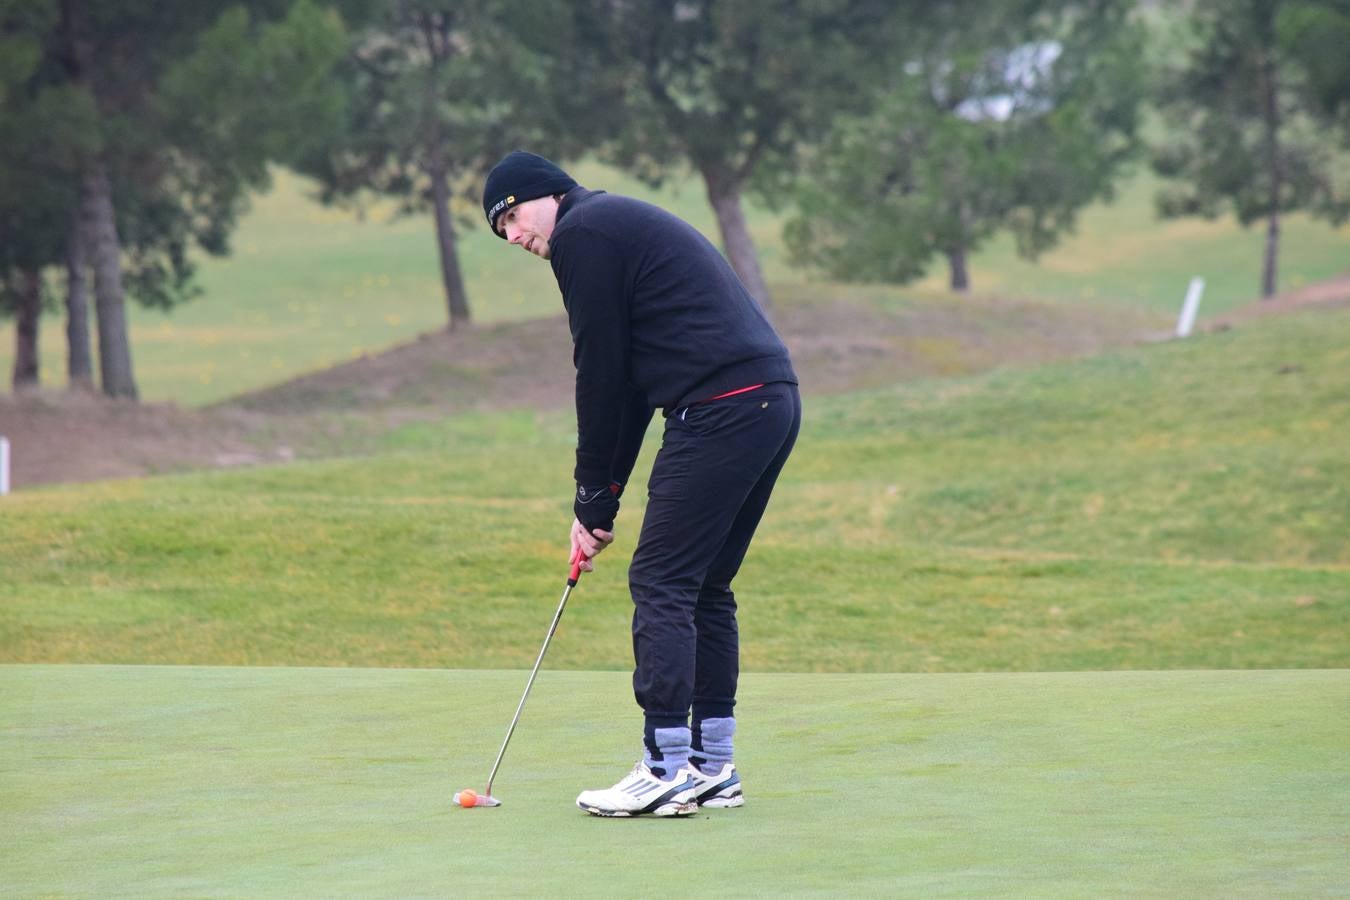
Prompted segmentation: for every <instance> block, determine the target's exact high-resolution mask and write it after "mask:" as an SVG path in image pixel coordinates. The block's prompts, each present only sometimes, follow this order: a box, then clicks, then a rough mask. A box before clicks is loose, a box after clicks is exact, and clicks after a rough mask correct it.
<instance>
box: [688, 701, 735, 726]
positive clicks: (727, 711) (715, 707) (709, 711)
mask: <svg viewBox="0 0 1350 900" xmlns="http://www.w3.org/2000/svg"><path fill="white" fill-rule="evenodd" d="M735 705H736V701H735V700H732V701H731V702H730V703H713V702H711V701H709V702H704V701H701V700H695V701H694V721H695V722H702V721H703V720H704V719H727V718H730V717H731V716H733V715H735V713H733V712H732V711H731V710H732V708H733V707H735Z"/></svg>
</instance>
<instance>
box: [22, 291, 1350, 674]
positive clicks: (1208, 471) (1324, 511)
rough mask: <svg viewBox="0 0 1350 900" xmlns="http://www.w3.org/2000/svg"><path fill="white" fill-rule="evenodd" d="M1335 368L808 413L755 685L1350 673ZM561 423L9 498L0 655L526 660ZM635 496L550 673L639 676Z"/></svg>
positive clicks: (1006, 390) (1039, 372)
mask: <svg viewBox="0 0 1350 900" xmlns="http://www.w3.org/2000/svg"><path fill="white" fill-rule="evenodd" d="M1348 348H1350V312H1347V311H1339V312H1333V311H1326V312H1307V313H1303V314H1300V315H1293V316H1288V317H1284V318H1281V319H1278V320H1276V319H1268V320H1264V321H1262V322H1259V323H1254V324H1252V325H1249V326H1246V327H1243V328H1239V329H1235V330H1232V331H1228V332H1224V333H1220V334H1214V335H1205V336H1201V337H1198V338H1195V339H1192V340H1189V341H1186V342H1174V343H1168V344H1161V345H1153V346H1146V347H1140V348H1136V349H1133V350H1130V351H1125V352H1120V353H1115V354H1111V355H1107V356H1102V357H1098V358H1094V359H1089V360H1083V361H1078V362H1074V363H1065V364H1059V365H1053V366H1045V367H1042V368H1037V369H1023V370H1004V371H996V372H993V373H990V374H987V375H983V376H979V377H971V378H964V379H949V380H939V381H927V382H919V383H914V384H910V385H906V386H900V387H896V388H891V389H886V390H880V391H873V392H868V393H861V394H853V395H847V396H840V397H831V398H821V397H816V398H808V401H807V411H806V425H805V428H804V430H803V435H802V438H801V441H800V444H799V447H798V450H797V451H796V453H795V454H794V457H793V460H792V462H791V464H790V465H789V467H788V469H787V470H786V472H785V474H784V477H783V479H782V481H781V482H780V486H779V489H778V491H777V493H776V494H775V500H774V505H773V506H772V507H771V509H770V512H769V515H768V517H767V519H766V521H765V523H764V525H763V526H762V529H761V533H760V536H759V537H758V539H757V541H756V544H755V547H754V550H753V552H752V553H751V554H750V556H749V558H748V560H747V562H746V565H745V567H744V569H743V571H742V574H741V577H740V578H739V580H738V582H737V587H738V593H739V596H740V599H741V607H742V615H741V624H742V631H743V638H744V650H743V653H744V660H745V665H746V668H747V669H748V670H753V671H763V672H772V671H776V672H794V671H797V672H799V671H821V672H868V671H871V672H895V671H937V672H941V671H947V672H950V671H971V670H987V671H1038V670H1066V669H1072V670H1095V669H1172V668H1233V667H1241V668H1254V667H1256V668H1317V667H1341V666H1346V665H1348V664H1350V542H1347V541H1346V538H1345V536H1346V535H1347V534H1350V462H1348V461H1350V432H1347V429H1346V428H1345V427H1344V424H1345V423H1346V422H1347V421H1350V392H1348V391H1347V373H1348V372H1350V349H1348ZM658 423H659V420H658ZM572 428H573V424H572V420H571V417H570V416H569V415H567V414H564V413H556V414H549V413H511V414H506V413H503V414H480V415H474V416H466V417H457V418H453V419H449V420H446V421H445V422H443V423H436V424H423V425H417V426H411V427H408V428H405V429H403V430H402V431H399V432H396V433H394V434H393V435H392V436H390V437H389V438H388V439H387V447H386V449H385V450H383V451H381V452H379V453H375V454H373V455H371V456H368V457H361V458H351V459H337V460H329V461H325V462H312V463H297V464H293V465H287V466H278V467H272V468H259V469H253V470H239V471H232V472H225V473H213V474H195V475H183V476H175V477H166V478H155V479H146V480H136V481H124V482H111V483H104V484H97V485H88V486H70V487H61V488H51V489H39V490H33V491H26V492H22V493H20V494H16V495H14V496H11V497H9V498H6V501H5V505H4V510H3V516H0V570H3V571H4V573H5V579H4V583H3V585H0V659H3V660H6V661H11V662H49V663H58V662H84V663H151V662H153V663H183V664H266V665H356V666H415V667H463V668H476V667H522V666H526V665H528V664H529V663H530V662H531V661H532V659H533V656H534V653H535V652H536V651H537V648H538V644H539V641H540V640H541V639H542V631H543V629H544V627H545V625H546V623H547V622H548V618H549V615H550V614H551V611H552V609H553V606H554V604H555V603H556V601H557V597H558V594H559V592H560V591H561V588H562V582H563V575H564V571H565V562H564V557H565V549H564V548H565V543H564V541H565V537H564V536H565V530H566V526H567V523H568V522H569V521H570V510H569V502H568V498H569V497H570V494H571V485H570V482H569V480H568V476H569V474H570V471H571V465H572V464H571V458H572V447H573V431H572ZM657 441H658V435H657V434H652V435H650V436H649V440H648V445H647V447H646V449H645V452H644V454H643V457H642V459H641V461H640V463H639V470H638V476H639V477H638V478H637V479H635V482H639V483H640V480H641V477H642V475H643V472H644V470H645V468H646V467H647V466H649V465H650V459H651V456H652V454H653V453H654V452H655V445H656V443H657ZM629 497H630V499H629V500H628V501H627V502H626V509H625V511H624V512H623V513H622V514H621V516H620V520H619V531H620V538H619V540H618V542H617V543H616V545H615V547H614V548H612V549H611V550H610V551H608V552H607V553H606V555H605V556H603V557H602V558H601V559H600V560H599V563H600V565H599V570H598V571H597V572H596V573H594V574H593V575H588V576H586V577H585V579H584V580H583V583H582V585H581V587H580V589H579V590H578V592H577V594H576V597H575V600H574V602H573V604H572V605H571V607H570V608H569V611H568V628H569V635H570V638H569V639H568V640H565V641H560V642H559V643H558V645H557V646H556V647H555V649H554V650H553V651H552V655H551V657H550V665H552V666H556V667H562V668H572V669H623V668H626V667H627V666H628V665H629V661H630V658H631V657H630V653H631V649H630V645H629V639H628V628H627V623H628V619H629V616H630V614H631V606H630V601H629V598H628V594H627V587H626V583H625V578H624V573H625V569H626V565H625V563H626V560H627V557H628V555H629V554H630V553H631V552H632V547H633V540H634V536H635V532H636V529H637V523H638V521H639V519H640V515H641V507H642V491H641V489H640V487H637V488H635V489H633V490H632V492H631V493H630V495H629Z"/></svg>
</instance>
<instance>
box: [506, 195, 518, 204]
mask: <svg viewBox="0 0 1350 900" xmlns="http://www.w3.org/2000/svg"><path fill="white" fill-rule="evenodd" d="M506 202H507V203H515V202H516V195H515V194H512V195H511V196H510V197H507V198H506Z"/></svg>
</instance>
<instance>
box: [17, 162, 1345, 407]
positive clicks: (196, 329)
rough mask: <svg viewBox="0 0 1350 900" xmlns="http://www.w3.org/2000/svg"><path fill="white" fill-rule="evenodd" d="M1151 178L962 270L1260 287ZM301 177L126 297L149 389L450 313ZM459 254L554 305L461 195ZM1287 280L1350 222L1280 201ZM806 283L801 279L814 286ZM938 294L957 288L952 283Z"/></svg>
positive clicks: (1012, 291) (537, 275) (1168, 289)
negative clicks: (227, 251)
mask: <svg viewBox="0 0 1350 900" xmlns="http://www.w3.org/2000/svg"><path fill="white" fill-rule="evenodd" d="M575 170H576V175H577V177H578V178H579V179H580V180H581V182H582V183H584V184H587V185H588V186H593V187H599V188H604V189H608V190H611V191H615V192H618V193H624V194H630V195H634V196H640V197H643V198H645V199H649V200H652V201H654V202H657V203H659V204H661V205H662V206H665V207H666V208H668V209H671V210H672V211H674V212H676V213H677V214H679V215H680V216H682V217H684V218H685V219H687V220H688V221H690V222H692V223H693V224H694V225H695V226H696V227H698V228H700V229H701V230H702V231H703V232H704V233H705V234H707V235H709V237H711V238H713V240H714V241H717V240H719V237H718V234H717V229H716V225H715V222H714V220H713V216H712V213H711V211H710V208H709V206H708V203H707V200H706V197H705V193H704V189H703V186H702V182H701V181H700V180H699V179H698V178H696V177H694V176H688V177H684V178H675V179H672V180H671V181H670V182H668V184H667V185H666V187H664V188H663V189H662V190H659V191H653V190H650V189H648V188H646V187H644V186H643V185H641V184H640V183H638V182H636V181H635V180H633V179H631V178H628V177H626V176H623V175H622V174H620V173H618V172H615V171H614V170H612V169H608V168H605V167H602V166H599V165H596V164H593V163H583V164H581V165H578V166H576V167H575ZM1156 188H1157V182H1156V181H1155V180H1154V179H1152V178H1151V177H1150V176H1148V175H1139V176H1137V177H1135V178H1132V179H1130V180H1129V181H1127V182H1125V183H1124V184H1123V186H1122V190H1121V192H1120V195H1119V197H1118V198H1117V200H1116V201H1115V202H1113V203H1112V204H1109V205H1108V204H1099V205H1097V206H1094V207H1091V208H1090V209H1088V210H1086V211H1085V212H1084V214H1083V216H1082V220H1081V222H1080V224H1079V227H1078V229H1077V232H1076V233H1075V234H1073V235H1070V236H1068V237H1067V238H1066V239H1065V241H1064V242H1063V243H1062V244H1061V246H1060V247H1058V248H1056V249H1055V250H1053V251H1052V252H1050V253H1047V254H1045V255H1044V256H1043V257H1042V258H1041V259H1040V261H1039V262H1038V263H1036V264H1032V263H1028V262H1026V261H1024V260H1021V259H1019V258H1017V256H1016V254H1015V253H1014V252H1013V246H1012V242H1011V241H1010V240H1006V239H1002V238H1000V239H997V240H995V241H993V242H991V243H990V244H989V245H988V246H987V247H985V248H983V249H982V250H980V251H979V252H977V253H975V254H974V255H973V257H972V260H971V273H972V278H973V282H974V287H975V290H977V291H979V292H981V293H984V294H993V295H1002V296H1014V297H1034V298H1037V299H1047V300H1049V299H1053V300H1062V301H1065V302H1070V303H1074V304H1077V305H1085V306H1098V307H1106V308H1120V307H1130V308H1138V309H1145V310H1148V311H1150V312H1156V313H1168V314H1169V315H1170V314H1174V313H1175V311H1176V310H1177V309H1179V307H1180V304H1181V299H1182V297H1183V295H1184V293H1185V289H1186V285H1187V283H1188V282H1189V280H1190V278H1191V277H1192V276H1193V275H1200V276H1203V277H1205V278H1206V279H1207V282H1208V287H1207V289H1206V293H1205V299H1204V302H1203V304H1202V307H1201V318H1202V319H1203V318H1205V317H1206V316H1210V315H1213V314H1216V313H1219V312H1224V311H1227V310H1230V309H1232V308H1234V307H1236V306H1240V305H1242V304H1244V303H1246V302H1248V301H1250V300H1252V299H1253V298H1254V297H1255V296H1256V295H1257V293H1258V284H1259V281H1258V278H1259V266H1260V257H1261V251H1262V240H1263V237H1262V234H1261V233H1260V231H1259V229H1249V230H1243V229H1241V228H1239V227H1238V226H1237V225H1236V223H1235V222H1234V221H1233V220H1232V219H1229V218H1224V219H1219V220H1216V221H1214V222H1206V221H1202V220H1181V221H1174V222H1159V221H1158V220H1156V219H1155V218H1154V215H1153V200H1152V198H1153V194H1154V192H1155V190H1156ZM312 194H313V187H312V186H311V185H309V184H307V183H306V182H305V181H304V180H303V179H301V178H298V177H296V176H294V175H291V174H289V173H286V172H284V171H279V172H277V173H276V178H275V184H274V187H273V189H272V190H271V191H270V192H268V193H266V194H264V195H261V196H257V197H255V198H254V199H253V205H252V210H251V212H250V213H249V214H248V215H246V216H245V217H244V218H243V220H242V221H241V223H240V226H239V229H238V231H237V232H236V233H235V235H234V238H233V241H232V246H233V255H232V256H230V257H228V258H226V259H202V260H201V261H200V270H199V271H200V278H199V283H200V286H201V288H202V290H203V292H204V295H203V296H202V297H200V298H198V299H196V300H194V301H192V302H191V303H189V304H186V305H184V306H181V307H179V308H178V309H176V310H173V311H171V312H169V313H162V312H155V311H149V310H144V309H141V308H139V307H134V306H133V307H132V308H131V309H130V312H129V317H130V322H131V328H132V344H133V348H132V349H133V357H134V361H135V365H136V375H137V379H138V382H139V384H140V388H141V392H142V396H143V397H144V398H146V399H147V400H154V401H174V402H177V403H180V404H184V405H194V406H195V405H203V404H208V403H212V402H216V401H220V400H224V399H226V398H228V397H230V396H233V395H235V394H239V393H243V392H246V391H252V390H257V389H259V388H262V387H264V386H266V385H269V384H274V383H276V382H279V381H284V380H286V379H288V378H292V377H295V376H297V375H299V374H301V373H304V372H307V371H310V370H313V369H315V368H319V367H323V366H327V365H331V364H334V363H339V362H343V361H346V360H349V359H351V358H353V357H354V356H360V355H362V354H364V353H368V352H374V351H377V350H379V349H382V348H385V347H388V346H389V345H391V344H395V343H399V342H402V341H406V340H409V339H411V338H412V337H414V336H415V335H417V334H419V333H422V332H425V331H429V330H434V329H439V328H442V327H444V325H445V323H446V321H447V313H446V308H445V301H444V297H443V295H442V292H441V286H440V281H439V275H438V272H439V268H438V263H437V260H436V254H435V246H434V235H433V230H432V225H431V220H430V217H429V216H415V217H411V218H405V219H397V220H396V219H394V217H393V216H392V214H391V207H390V205H389V204H387V203H384V204H380V203H377V204H374V205H373V206H372V207H371V209H370V210H369V211H368V213H367V214H366V215H365V217H364V218H362V217H358V216H357V215H356V214H354V213H352V212H349V211H344V210H339V209H331V208H324V207H322V206H320V205H319V204H317V203H316V202H314V201H313V200H312V199H310V197H311V195H312ZM460 211H461V213H462V214H463V216H464V217H465V218H464V222H463V224H461V226H460V229H459V239H460V245H459V246H460V251H461V265H462V267H463V270H464V274H465V279H466V283H467V288H468V291H469V294H470V302H471V305H472V308H473V315H474V317H475V319H476V320H477V321H479V322H493V321H502V320H512V319H521V318H531V317H535V316H539V315H542V314H556V313H557V312H558V311H559V310H560V309H561V301H560V300H559V298H558V289H557V285H556V284H555V283H554V281H553V278H552V274H551V272H550V270H549V268H548V266H547V265H545V264H543V263H541V262H539V261H537V260H532V259H529V258H526V257H525V256H524V255H522V253H521V251H519V250H512V249H509V248H507V247H506V246H505V245H504V244H503V243H502V242H501V241H499V240H498V239H497V238H495V237H493V236H492V235H491V234H489V233H488V231H487V228H486V226H485V225H484V224H483V223H482V220H481V214H480V213H479V211H478V210H477V209H475V208H474V207H473V205H472V204H470V203H465V204H464V205H463V207H462V208H461V210H460ZM747 216H748V220H749V223H750V227H751V230H752V232H753V234H754V238H755V240H756V242H757V243H758V246H759V248H760V252H761V260H762V263H763V266H764V269H765V272H766V275H767V277H768V278H769V280H770V281H771V283H772V284H773V285H776V286H777V291H778V293H779V294H780V295H781V299H782V301H783V302H785V303H787V302H797V300H796V298H798V297H802V296H804V297H806V298H808V299H810V298H818V297H825V296H828V295H830V293H831V292H832V290H833V288H832V286H831V285H830V284H829V283H822V282H817V281H815V277H814V276H812V275H811V274H810V273H806V272H803V271H801V270H800V269H797V268H795V267H793V266H792V265H791V261H790V259H789V258H788V256H787V253H786V251H785V249H784V247H783V245H782V239H781V223H782V218H781V215H778V214H775V213H772V212H770V211H768V210H766V209H764V208H763V207H762V206H760V205H758V204H756V203H754V202H753V201H751V202H748V213H747ZM1284 229H1285V230H1284V238H1283V244H1282V247H1283V250H1282V257H1281V270H1280V271H1281V276H1282V281H1281V285H1282V287H1284V288H1292V287H1297V286H1300V285H1302V284H1304V283H1309V282H1313V281H1317V280H1320V279H1323V278H1328V277H1331V276H1333V275H1337V274H1340V273H1342V272H1344V271H1345V270H1346V269H1347V266H1350V263H1348V262H1347V260H1350V226H1347V227H1343V228H1341V229H1339V230H1337V229H1332V228H1330V227H1328V226H1326V225H1324V224H1321V223H1316V222H1312V221H1310V220H1308V219H1307V218H1306V217H1303V216H1291V217H1289V218H1288V219H1287V220H1286V221H1285V224H1284ZM808 285H809V287H805V289H804V286H808ZM873 293H874V294H875V296H876V297H877V298H878V301H877V302H879V303H882V304H888V303H889V304H891V305H893V304H895V303H896V302H900V301H901V300H902V299H903V298H905V297H907V296H913V295H915V294H918V295H924V296H927V297H929V298H932V297H944V298H946V297H949V296H950V295H948V294H947V293H946V273H945V267H944V266H943V265H941V264H935V265H934V266H933V268H932V270H931V275H930V277H929V278H927V279H925V280H924V281H923V282H921V283H920V284H918V285H914V286H912V287H907V288H895V287H891V288H885V289H877V290H875V291H874V292H873ZM950 302H953V303H959V302H960V300H959V299H957V298H954V297H952V298H951V299H950ZM12 334H13V332H12V325H9V324H6V325H5V327H4V329H3V330H2V331H0V371H4V372H8V371H9V370H10V368H11V367H12V364H13V357H12V354H13V339H12ZM63 342H64V337H63V331H62V328H61V320H60V319H59V318H58V317H57V316H56V315H55V314H53V315H51V316H48V317H47V318H46V319H44V321H43V331H42V335H41V349H42V370H43V378H44V381H45V383H46V384H48V385H60V384H63V383H64V372H65V347H64V343H63Z"/></svg>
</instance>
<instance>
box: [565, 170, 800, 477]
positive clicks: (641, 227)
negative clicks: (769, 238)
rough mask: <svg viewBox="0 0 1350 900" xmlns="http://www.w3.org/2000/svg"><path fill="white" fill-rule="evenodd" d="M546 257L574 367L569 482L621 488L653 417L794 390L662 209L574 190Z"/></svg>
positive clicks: (753, 308) (761, 335)
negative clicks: (750, 390) (763, 388)
mask: <svg viewBox="0 0 1350 900" xmlns="http://www.w3.org/2000/svg"><path fill="white" fill-rule="evenodd" d="M549 250H550V260H551V262H552V264H553V274H554V275H555V276H556V277H557V279H558V287H559V288H560V289H561V291H562V296H563V305H564V306H566V307H567V318H568V322H569V323H570V325H571V329H572V344H573V352H572V360H573V362H574V363H575V364H576V369H577V385H576V390H577V466H576V473H575V474H576V480H577V483H579V484H582V485H588V486H599V485H605V484H608V483H610V482H611V481H616V482H618V483H619V484H624V483H625V482H626V481H627V480H628V476H629V473H630V472H631V471H632V469H633V462H634V460H636V459H637V454H638V450H639V449H640V448H641V446H642V438H643V435H645V434H646V430H647V423H648V422H650V421H651V417H652V412H653V410H654V409H656V408H658V407H659V408H663V409H664V410H665V411H666V413H667V415H669V414H670V412H671V411H672V410H676V409H680V408H681V407H684V406H689V405H691V404H693V403H698V402H700V401H704V400H708V399H711V398H713V397H716V396H717V395H719V394H724V393H726V392H728V391H733V390H736V389H737V388H742V387H748V386H750V385H753V384H768V383H770V382H776V381H788V382H792V383H794V384H795V383H796V382H797V375H796V373H795V372H794V371H793V369H792V363H791V361H790V360H789V359H788V352H787V348H786V347H784V346H783V342H782V341H781V340H779V338H778V335H777V334H776V333H775V332H774V330H773V326H771V325H770V324H769V321H768V319H766V318H765V317H764V313H763V312H761V311H760V308H759V305H758V304H757V303H756V302H755V300H754V298H752V297H751V296H750V294H749V293H748V292H747V291H746V290H745V287H744V286H743V285H742V284H741V282H740V279H738V278H737V277H736V274H735V273H734V272H733V271H732V269H731V266H730V265H729V264H728V263H727V261H726V259H725V258H723V256H722V254H721V253H720V252H719V251H718V249H717V248H716V247H714V246H713V245H712V244H711V243H710V242H709V241H708V240H707V238H705V237H703V235H702V234H700V233H699V232H698V231H697V230H696V229H695V228H693V227H692V226H691V225H689V224H687V223H686V222H684V221H682V220H681V219H679V218H677V217H676V216H673V215H671V214H670V213H668V212H666V211H665V210H662V209H660V208H658V207H656V206H652V205H651V204H650V203H644V202H642V201H641V200H634V199H631V198H629V197H620V196H618V195H616V194H607V193H605V192H604V191H588V190H586V189H585V188H581V187H578V188H573V189H572V190H571V191H569V192H568V193H567V196H565V197H564V198H563V201H562V205H561V206H559V208H558V218H557V223H556V224H555V225H554V229H553V234H552V236H551V237H550V238H549Z"/></svg>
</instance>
